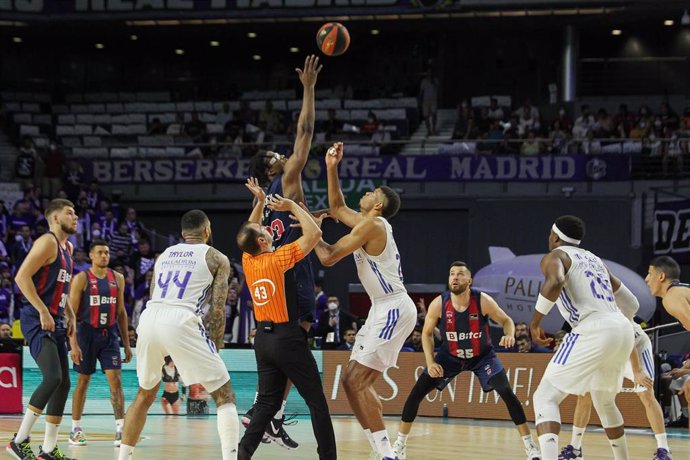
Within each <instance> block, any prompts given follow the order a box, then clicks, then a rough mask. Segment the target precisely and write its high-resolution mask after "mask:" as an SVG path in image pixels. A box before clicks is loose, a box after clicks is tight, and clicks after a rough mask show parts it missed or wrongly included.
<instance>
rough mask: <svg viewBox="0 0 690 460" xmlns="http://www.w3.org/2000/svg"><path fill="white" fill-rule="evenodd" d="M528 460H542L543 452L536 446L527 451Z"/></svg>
mask: <svg viewBox="0 0 690 460" xmlns="http://www.w3.org/2000/svg"><path fill="white" fill-rule="evenodd" d="M525 453H526V454H527V460H541V451H540V450H539V448H538V447H537V446H535V445H534V444H533V445H532V447H530V448H529V449H525Z"/></svg>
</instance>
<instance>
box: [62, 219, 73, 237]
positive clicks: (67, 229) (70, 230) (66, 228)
mask: <svg viewBox="0 0 690 460" xmlns="http://www.w3.org/2000/svg"><path fill="white" fill-rule="evenodd" d="M60 230H62V231H63V232H65V233H66V234H68V235H74V234H75V233H77V229H76V227H75V228H72V227H70V226H69V225H65V224H63V223H62V222H60Z"/></svg>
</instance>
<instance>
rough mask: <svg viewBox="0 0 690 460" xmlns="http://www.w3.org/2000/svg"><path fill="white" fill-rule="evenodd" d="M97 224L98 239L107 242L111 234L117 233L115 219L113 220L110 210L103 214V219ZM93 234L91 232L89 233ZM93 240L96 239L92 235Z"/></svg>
mask: <svg viewBox="0 0 690 460" xmlns="http://www.w3.org/2000/svg"><path fill="white" fill-rule="evenodd" d="M99 224H100V225H101V235H100V238H102V239H104V240H106V241H109V240H110V239H111V238H112V236H113V234H114V233H115V232H117V227H118V225H117V219H116V218H115V216H114V214H113V211H112V209H107V210H106V211H104V212H103V217H102V218H100V220H99ZM91 233H92V234H93V232H91ZM93 236H94V238H97V236H96V235H95V234H93Z"/></svg>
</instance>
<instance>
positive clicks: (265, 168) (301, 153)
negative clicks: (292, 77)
mask: <svg viewBox="0 0 690 460" xmlns="http://www.w3.org/2000/svg"><path fill="white" fill-rule="evenodd" d="M322 67H323V66H321V65H319V58H318V57H316V56H314V55H311V56H307V58H306V59H305V60H304V70H302V69H295V70H296V71H297V74H298V75H299V79H300V81H301V82H302V86H303V87H304V91H303V94H302V110H301V111H300V114H299V119H298V120H297V133H296V137H295V144H294V147H293V152H292V155H290V157H289V158H286V157H285V156H283V155H280V154H278V153H276V152H271V151H266V150H260V151H259V152H258V153H257V154H256V155H254V157H253V158H252V160H251V167H250V173H251V176H252V177H255V178H257V179H258V181H259V185H261V187H267V188H268V189H267V191H266V195H267V197H268V198H270V197H271V196H276V195H277V196H282V197H285V198H288V199H290V200H292V201H294V202H295V203H303V202H304V190H303V189H302V170H303V169H304V166H305V165H306V164H307V160H308V159H309V150H310V148H311V140H312V137H313V136H314V123H315V119H316V115H315V108H314V87H315V85H316V80H317V78H318V76H319V72H321V68H322ZM261 224H262V225H263V226H264V227H266V228H267V229H268V231H269V233H271V234H272V235H273V246H274V247H275V248H276V249H278V248H279V247H281V246H283V245H285V244H289V243H292V242H293V241H297V239H298V238H299V237H300V236H301V234H302V232H301V231H300V230H299V229H297V228H294V227H291V224H292V220H291V219H290V213H289V212H284V211H275V210H271V209H269V208H268V206H265V207H264V214H263V218H262V221H261ZM285 290H286V292H285V295H286V298H287V305H288V309H289V314H290V318H291V319H298V318H299V320H300V322H301V323H302V325H303V327H304V328H305V329H307V330H308V329H309V327H310V323H311V322H312V321H313V312H314V309H315V307H316V303H315V299H316V295H315V294H314V272H313V269H312V264H311V256H310V255H307V257H305V258H304V259H302V260H301V261H299V262H298V263H297V264H296V265H295V267H294V268H292V269H291V270H289V271H288V272H287V273H286V274H285ZM291 387H292V383H291V382H290V381H289V380H288V383H287V385H286V387H285V393H284V394H283V404H282V406H281V408H280V409H279V410H278V412H277V413H276V414H275V417H274V418H273V420H271V421H270V422H269V423H268V425H267V426H266V435H267V436H268V438H269V439H270V440H272V441H274V442H276V443H278V444H279V445H281V446H283V447H285V448H287V449H296V448H297V447H298V446H299V444H297V442H295V441H294V440H293V439H292V438H290V436H289V435H288V434H287V432H286V431H285V429H284V428H283V421H284V411H285V404H286V403H287V396H288V393H289V392H290V388H291ZM256 396H258V392H257V394H256ZM256 396H255V400H254V402H255V403H256ZM253 413H254V410H253V408H251V409H249V411H247V413H246V414H245V415H244V416H243V417H242V423H243V424H244V426H245V427H247V426H249V421H250V420H251V417H252V414H253Z"/></svg>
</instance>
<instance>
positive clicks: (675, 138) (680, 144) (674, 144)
mask: <svg viewBox="0 0 690 460" xmlns="http://www.w3.org/2000/svg"><path fill="white" fill-rule="evenodd" d="M687 154H688V140H687V139H681V138H680V136H679V135H678V133H677V132H676V133H673V134H671V140H670V141H669V142H668V144H667V145H666V149H664V151H663V154H662V155H663V156H662V158H661V168H662V171H663V173H664V175H665V176H668V175H669V166H670V163H671V162H674V163H675V164H676V165H675V166H676V167H675V170H674V171H673V172H674V174H678V175H681V174H683V168H684V161H683V157H684V156H685V155H687Z"/></svg>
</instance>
